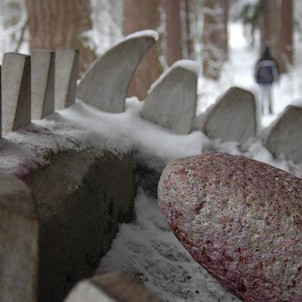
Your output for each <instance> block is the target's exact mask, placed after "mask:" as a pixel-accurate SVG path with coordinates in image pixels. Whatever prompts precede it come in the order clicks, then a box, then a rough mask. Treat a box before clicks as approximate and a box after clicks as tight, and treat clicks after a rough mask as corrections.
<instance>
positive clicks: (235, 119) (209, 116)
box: [200, 87, 259, 144]
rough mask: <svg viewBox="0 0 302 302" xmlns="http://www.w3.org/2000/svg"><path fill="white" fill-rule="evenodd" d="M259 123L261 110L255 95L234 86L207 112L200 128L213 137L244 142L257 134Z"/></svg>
mask: <svg viewBox="0 0 302 302" xmlns="http://www.w3.org/2000/svg"><path fill="white" fill-rule="evenodd" d="M258 124H259V111H258V107H257V103H256V100H255V97H254V95H253V94H252V93H251V92H249V91H247V90H244V89H241V88H237V87H232V88H230V89H229V90H228V91H227V92H226V93H225V94H224V95H223V96H222V97H220V98H219V99H218V101H217V102H216V103H215V104H214V105H213V106H212V107H211V108H209V110H208V111H207V112H206V113H205V117H204V121H203V125H202V128H201V129H200V130H201V131H202V132H203V133H204V134H206V135H207V136H208V137H209V138H212V139H221V141H223V142H225V141H237V142H239V143H240V144H243V143H244V142H246V140H247V139H248V138H250V137H254V136H256V135H257V132H258V128H259V125H258Z"/></svg>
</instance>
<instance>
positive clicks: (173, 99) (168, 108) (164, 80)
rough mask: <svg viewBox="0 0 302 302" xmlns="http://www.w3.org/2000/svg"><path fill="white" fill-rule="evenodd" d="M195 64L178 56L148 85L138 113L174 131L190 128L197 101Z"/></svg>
mask: <svg viewBox="0 0 302 302" xmlns="http://www.w3.org/2000/svg"><path fill="white" fill-rule="evenodd" d="M198 73H199V67H198V64H197V63H196V62H194V61H190V60H181V61H178V62H176V63H175V64H174V65H172V66H171V67H170V69H168V70H167V71H166V72H165V73H164V74H163V75H162V76H161V77H160V78H159V79H158V80H157V81H156V82H155V83H154V84H153V85H152V87H151V91H150V92H149V94H148V96H147V98H146V100H145V101H144V106H143V109H142V112H141V116H142V117H143V118H144V119H146V120H149V121H151V122H153V123H156V124H158V125H160V126H162V127H164V128H168V129H170V130H172V131H174V132H175V133H177V134H188V133H190V132H191V129H192V123H193V120H194V118H195V114H196V105H197V77H198Z"/></svg>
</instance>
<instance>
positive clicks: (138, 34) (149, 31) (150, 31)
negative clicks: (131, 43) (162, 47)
mask: <svg viewBox="0 0 302 302" xmlns="http://www.w3.org/2000/svg"><path fill="white" fill-rule="evenodd" d="M142 37H152V38H153V39H154V40H155V41H158V38H159V34H158V32H157V31H155V30H153V29H146V30H140V31H136V32H134V33H132V34H129V35H127V36H126V37H125V38H124V39H123V40H122V41H121V42H124V41H127V40H130V39H135V38H142Z"/></svg>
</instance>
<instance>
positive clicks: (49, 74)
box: [31, 49, 55, 120]
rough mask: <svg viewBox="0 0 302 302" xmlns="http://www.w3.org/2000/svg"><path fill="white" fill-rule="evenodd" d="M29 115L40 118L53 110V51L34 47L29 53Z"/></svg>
mask: <svg viewBox="0 0 302 302" xmlns="http://www.w3.org/2000/svg"><path fill="white" fill-rule="evenodd" d="M31 84H32V85H31V115H32V119H36V120H38V119H42V118H43V117H45V116H47V115H49V114H52V113H53V112H54V93H55V91H54V88H55V52H54V51H51V50H42V49H35V50H33V51H32V55H31Z"/></svg>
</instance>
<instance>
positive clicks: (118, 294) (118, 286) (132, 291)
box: [65, 273, 159, 302]
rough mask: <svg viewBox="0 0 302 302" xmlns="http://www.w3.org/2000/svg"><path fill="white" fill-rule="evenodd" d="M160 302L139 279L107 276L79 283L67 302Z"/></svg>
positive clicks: (122, 275) (113, 275)
mask: <svg viewBox="0 0 302 302" xmlns="http://www.w3.org/2000/svg"><path fill="white" fill-rule="evenodd" d="M83 301H85V302H159V299H157V298H156V297H155V296H154V295H153V294H152V293H151V292H150V291H149V290H147V289H146V288H145V287H144V286H143V285H142V284H141V283H140V282H139V281H138V280H137V279H135V278H133V277H130V276H128V275H126V274H122V273H112V274H105V275H101V276H96V277H94V278H92V279H89V280H84V281H82V282H80V283H78V284H77V285H76V286H75V288H74V289H73V290H72V291H71V292H70V294H69V295H68V297H67V298H66V299H65V302H83Z"/></svg>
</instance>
